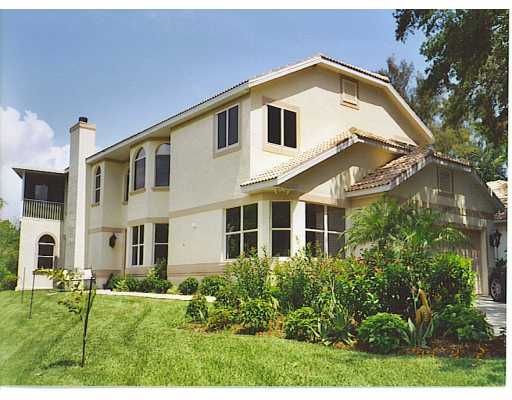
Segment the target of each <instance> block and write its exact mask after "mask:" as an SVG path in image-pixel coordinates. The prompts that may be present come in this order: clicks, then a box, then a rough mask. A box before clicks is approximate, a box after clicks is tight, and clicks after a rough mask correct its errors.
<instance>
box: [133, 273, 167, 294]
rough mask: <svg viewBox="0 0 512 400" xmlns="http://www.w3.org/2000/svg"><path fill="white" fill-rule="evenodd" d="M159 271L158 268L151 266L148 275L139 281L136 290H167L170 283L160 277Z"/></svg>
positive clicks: (156, 291)
mask: <svg viewBox="0 0 512 400" xmlns="http://www.w3.org/2000/svg"><path fill="white" fill-rule="evenodd" d="M159 273H160V271H159V270H158V268H156V267H155V268H151V269H150V270H149V272H148V275H147V276H146V277H145V278H144V279H143V280H141V281H140V282H139V286H138V288H137V290H138V291H140V292H145V293H149V292H152V293H167V290H169V289H170V288H171V287H172V283H171V282H169V281H168V280H167V279H162V278H160V277H159Z"/></svg>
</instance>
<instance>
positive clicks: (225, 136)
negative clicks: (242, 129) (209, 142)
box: [215, 105, 238, 150]
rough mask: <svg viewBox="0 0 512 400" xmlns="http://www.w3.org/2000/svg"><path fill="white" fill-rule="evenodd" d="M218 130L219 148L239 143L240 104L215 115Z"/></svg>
mask: <svg viewBox="0 0 512 400" xmlns="http://www.w3.org/2000/svg"><path fill="white" fill-rule="evenodd" d="M215 119H216V121H215V124H216V130H217V150H222V149H225V148H226V147H229V146H233V145H235V144H237V143H238V105H236V106H233V107H230V108H228V109H226V110H223V111H221V112H219V113H217V114H216V115H215Z"/></svg>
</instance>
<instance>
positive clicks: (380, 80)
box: [87, 54, 434, 163]
mask: <svg viewBox="0 0 512 400" xmlns="http://www.w3.org/2000/svg"><path fill="white" fill-rule="evenodd" d="M319 64H321V65H323V66H325V67H326V68H329V69H331V70H334V71H336V72H339V73H344V74H346V75H349V76H352V77H353V78H356V79H360V80H363V81H367V82H369V83H371V84H373V85H374V86H378V87H381V88H383V89H384V90H385V91H386V92H387V93H388V94H389V95H390V96H391V97H392V99H394V101H395V102H396V104H397V105H398V107H399V109H401V111H402V112H404V113H405V114H407V115H408V116H409V117H410V119H411V121H413V122H414V124H415V125H416V126H417V127H418V128H419V131H420V132H422V133H423V136H424V138H425V141H426V142H428V143H433V141H434V137H433V135H432V133H431V132H430V130H429V129H428V128H427V127H426V126H425V124H424V123H423V122H422V121H421V120H420V118H419V117H418V116H417V115H416V114H415V113H414V111H413V110H412V109H411V108H410V107H409V105H408V104H407V103H406V102H405V100H404V99H402V98H401V97H400V95H399V94H398V92H397V91H396V90H395V89H394V88H393V86H392V85H391V83H390V81H389V78H388V77H386V76H383V75H380V74H377V73H374V72H371V71H368V70H366V69H364V68H360V67H356V66H354V65H352V64H348V63H346V62H343V61H340V60H337V59H335V58H332V57H329V56H326V55H324V54H317V55H314V56H312V57H309V58H306V59H304V60H301V61H298V62H295V63H293V64H289V65H286V66H283V67H279V68H275V69H273V70H271V71H268V72H266V73H263V74H260V75H257V76H254V77H252V78H249V79H246V80H243V81H241V82H239V83H237V84H236V85H234V86H232V87H230V88H228V89H225V90H222V91H220V92H219V93H217V94H215V95H213V96H210V97H208V98H206V99H205V100H202V101H200V102H199V103H196V104H195V105H193V106H191V107H188V108H186V109H185V110H183V111H180V112H178V113H176V114H174V115H172V116H170V117H169V118H166V119H164V120H162V121H160V122H158V123H156V124H154V125H152V126H150V127H149V128H146V129H144V130H143V131H140V132H138V133H136V134H134V135H132V136H129V137H128V138H126V139H123V140H121V141H119V142H117V143H115V144H113V145H111V146H109V147H107V148H105V149H103V150H101V151H99V152H97V153H95V154H93V155H91V156H90V157H88V158H87V162H90V163H91V162H95V161H98V160H99V159H101V158H102V157H103V156H106V155H107V154H108V153H109V152H111V151H114V150H116V149H118V148H119V147H122V146H125V145H132V144H135V143H138V142H140V141H142V140H144V139H145V138H146V137H148V136H150V135H151V134H152V133H154V132H156V131H157V130H159V129H162V128H172V127H173V126H176V125H178V124H181V123H183V122H185V121H187V120H189V119H191V118H193V117H196V116H198V115H200V114H202V113H204V112H207V111H210V110H211V109H213V108H215V107H217V106H219V105H221V104H223V103H226V102H228V101H230V100H232V99H235V98H237V97H240V96H242V95H244V94H246V93H248V92H249V91H250V88H252V87H255V86H258V85H261V84H263V83H265V82H269V81H271V80H273V79H278V78H281V77H283V76H286V75H289V74H292V73H294V72H297V71H300V70H302V69H305V68H308V67H312V66H314V65H319Z"/></svg>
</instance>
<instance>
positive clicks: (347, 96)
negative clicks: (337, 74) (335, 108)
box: [341, 78, 359, 106]
mask: <svg viewBox="0 0 512 400" xmlns="http://www.w3.org/2000/svg"><path fill="white" fill-rule="evenodd" d="M357 89H358V88H357V82H354V81H351V80H349V79H343V78H342V79H341V102H342V103H346V104H350V105H354V106H357V105H358V104H359V101H358V93H357V92H358V90H357Z"/></svg>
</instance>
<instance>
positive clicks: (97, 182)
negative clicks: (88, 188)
mask: <svg viewBox="0 0 512 400" xmlns="http://www.w3.org/2000/svg"><path fill="white" fill-rule="evenodd" d="M100 196H101V167H97V168H96V172H95V174H94V196H93V200H94V204H98V203H99V202H100Z"/></svg>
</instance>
